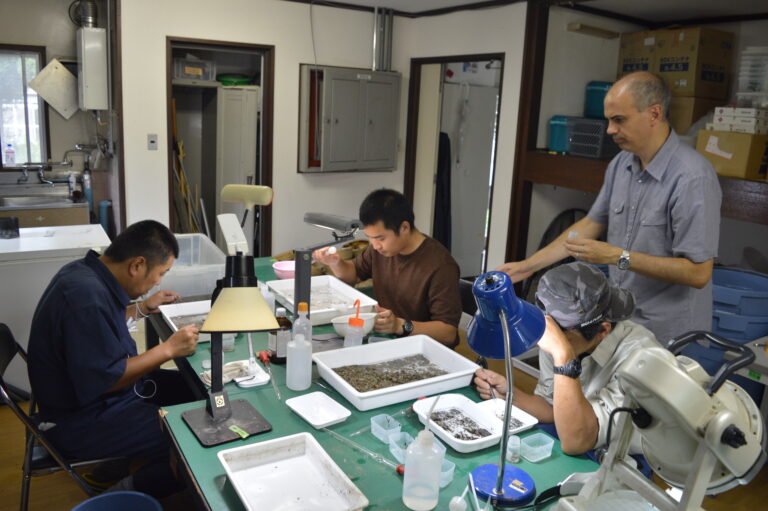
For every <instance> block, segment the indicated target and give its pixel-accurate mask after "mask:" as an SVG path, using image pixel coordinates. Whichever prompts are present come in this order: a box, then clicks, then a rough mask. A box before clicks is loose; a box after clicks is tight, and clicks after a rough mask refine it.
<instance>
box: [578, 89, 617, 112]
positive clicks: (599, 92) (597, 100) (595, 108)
mask: <svg viewBox="0 0 768 511" xmlns="http://www.w3.org/2000/svg"><path fill="white" fill-rule="evenodd" d="M612 85H613V82H589V83H588V84H587V97H586V100H585V101H584V117H589V118H591V119H603V118H604V117H605V115H604V114H603V100H604V99H605V95H606V94H607V93H608V89H610V88H611V86H612Z"/></svg>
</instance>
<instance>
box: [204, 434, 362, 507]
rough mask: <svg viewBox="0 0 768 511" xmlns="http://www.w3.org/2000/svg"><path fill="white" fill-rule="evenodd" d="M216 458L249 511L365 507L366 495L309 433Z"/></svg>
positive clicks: (228, 451)
mask: <svg viewBox="0 0 768 511" xmlns="http://www.w3.org/2000/svg"><path fill="white" fill-rule="evenodd" d="M217 456H218V457H219V461H220V462H221V464H222V465H223V466H224V470H225V471H226V472H227V477H229V481H230V483H232V486H234V488H235V491H236V492H237V495H238V496H239V497H240V500H241V501H242V503H243V505H244V506H245V508H246V509H248V510H249V511H250V510H257V509H258V510H262V509H279V510H280V511H328V510H330V509H333V510H337V511H353V510H358V509H364V508H365V507H366V506H368V499H367V498H366V497H365V495H363V493H362V492H361V491H360V490H359V489H358V487H357V486H355V484H354V483H353V482H352V481H350V480H349V478H348V477H347V476H346V474H344V472H342V471H341V469H340V468H339V466H338V465H336V463H334V461H333V460H332V459H331V457H330V456H328V453H326V452H325V450H323V448H322V447H320V444H319V443H317V440H315V439H314V438H313V437H312V435H310V434H309V433H299V434H297V435H290V436H284V437H281V438H276V439H274V440H267V441H266V442H260V443H255V444H250V445H244V446H242V447H235V448H234V449H227V450H224V451H220V452H219V453H218V454H217ZM297 477H298V478H299V479H298V480H299V484H297Z"/></svg>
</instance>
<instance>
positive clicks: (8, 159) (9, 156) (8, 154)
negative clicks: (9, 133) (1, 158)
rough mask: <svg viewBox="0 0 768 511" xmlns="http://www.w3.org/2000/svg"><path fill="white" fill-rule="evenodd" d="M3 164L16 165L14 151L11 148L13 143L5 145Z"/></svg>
mask: <svg viewBox="0 0 768 511" xmlns="http://www.w3.org/2000/svg"><path fill="white" fill-rule="evenodd" d="M5 165H6V166H7V167H13V166H14V165H16V151H14V150H13V144H6V146H5Z"/></svg>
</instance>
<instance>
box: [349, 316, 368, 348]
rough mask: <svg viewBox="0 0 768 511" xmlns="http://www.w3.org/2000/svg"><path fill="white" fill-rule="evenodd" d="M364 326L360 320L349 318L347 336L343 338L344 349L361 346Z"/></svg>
mask: <svg viewBox="0 0 768 511" xmlns="http://www.w3.org/2000/svg"><path fill="white" fill-rule="evenodd" d="M364 324H365V322H364V321H363V320H362V319H361V318H349V322H348V325H349V327H348V328H347V335H345V336H344V347H345V348H347V347H349V346H360V345H361V344H363V337H365V330H363V325H364Z"/></svg>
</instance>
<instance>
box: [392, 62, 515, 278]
mask: <svg viewBox="0 0 768 511" xmlns="http://www.w3.org/2000/svg"><path fill="white" fill-rule="evenodd" d="M503 62H504V55H503V54H487V55H464V56H449V57H434V58H421V59H413V60H412V61H411V83H410V93H409V103H408V133H407V142H406V161H405V183H404V190H405V194H406V196H408V197H409V198H411V200H412V202H413V206H414V213H415V215H416V225H417V226H418V228H419V229H422V230H423V231H424V232H425V233H427V234H429V235H431V236H432V237H434V238H435V239H437V240H438V241H440V242H441V243H443V244H444V245H445V246H446V248H448V249H449V250H450V252H451V255H453V257H454V259H456V261H457V262H458V264H459V267H460V270H461V276H462V277H474V276H476V275H479V274H480V273H483V272H484V271H485V269H486V266H487V250H488V235H489V230H490V208H491V197H492V193H493V180H494V173H495V172H494V170H495V169H494V166H495V161H496V138H497V131H498V118H499V116H498V114H499V106H500V101H501V93H500V91H501V77H502V71H503Z"/></svg>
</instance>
